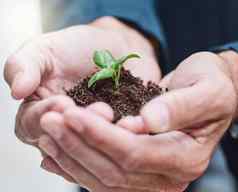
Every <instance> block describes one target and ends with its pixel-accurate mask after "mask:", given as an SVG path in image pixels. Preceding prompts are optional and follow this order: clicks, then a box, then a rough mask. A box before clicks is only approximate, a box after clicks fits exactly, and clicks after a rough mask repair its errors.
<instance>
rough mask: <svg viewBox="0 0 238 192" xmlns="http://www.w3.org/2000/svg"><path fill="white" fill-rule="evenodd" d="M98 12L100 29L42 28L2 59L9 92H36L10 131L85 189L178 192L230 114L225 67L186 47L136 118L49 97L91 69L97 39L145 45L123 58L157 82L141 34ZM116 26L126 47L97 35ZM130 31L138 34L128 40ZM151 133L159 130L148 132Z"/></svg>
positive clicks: (230, 81) (231, 91)
mask: <svg viewBox="0 0 238 192" xmlns="http://www.w3.org/2000/svg"><path fill="white" fill-rule="evenodd" d="M104 19H105V18H104ZM108 19H109V20H110V22H108ZM106 20H107V22H105V20H103V19H102V20H100V21H99V22H97V23H96V26H98V25H100V27H101V28H100V30H99V31H100V32H99V31H98V29H95V28H94V27H95V24H93V25H94V26H93V28H91V27H92V26H80V27H76V28H73V29H68V30H66V31H62V32H57V33H53V34H50V35H46V36H45V37H44V38H43V39H40V41H36V42H30V43H28V44H27V45H26V46H25V47H23V48H22V49H20V50H19V51H18V52H17V53H16V54H15V55H14V57H12V58H10V59H9V60H8V63H7V65H6V70H5V78H6V80H7V81H8V83H9V84H10V86H11V90H12V95H13V96H14V97H16V98H25V97H28V96H30V95H32V93H34V95H33V96H31V97H30V98H28V99H27V102H25V103H24V104H23V105H22V107H21V108H20V110H19V113H18V116H17V124H16V130H17V131H16V132H17V135H18V136H19V138H21V140H22V141H23V142H26V143H29V144H33V145H35V146H37V147H38V148H39V149H40V150H41V151H42V153H43V155H44V157H45V158H44V160H43V162H42V167H43V168H45V169H46V170H48V171H50V172H53V173H56V174H58V175H61V176H63V177H64V178H65V179H67V180H69V181H72V182H75V183H78V184H81V185H83V186H85V187H86V188H89V189H90V190H91V191H93V192H94V191H95V192H111V191H113V192H135V191H138V192H140V191H141V192H142V191H145V192H147V191H148V192H157V191H159V192H182V191H184V189H185V188H186V187H187V185H188V184H189V183H190V182H191V181H193V180H195V179H197V178H198V177H199V176H200V175H201V174H202V173H203V172H204V171H205V169H206V168H207V166H208V163H209V161H210V159H211V156H212V154H213V151H214V149H215V148H216V146H217V144H218V143H219V141H220V138H221V137H222V135H223V134H224V132H225V131H226V130H227V129H228V127H229V125H230V123H231V121H232V119H233V118H234V117H235V111H236V106H237V99H236V97H237V96H236V91H235V90H236V89H235V87H236V86H234V78H232V77H233V73H232V72H231V71H232V70H231V69H232V68H231V67H230V64H228V61H227V60H226V59H224V58H225V57H224V55H222V56H217V55H215V54H212V53H206V52H203V53H197V54H195V55H192V56H191V57H189V58H188V59H186V60H185V61H183V62H182V63H181V64H180V65H179V67H178V68H177V69H176V70H174V71H173V72H172V73H171V74H169V75H168V76H166V77H165V78H164V79H162V81H161V82H160V84H161V86H163V87H169V88H170V89H171V90H172V91H171V92H169V93H166V94H164V95H162V96H160V97H158V98H155V99H154V100H152V101H151V102H149V103H148V104H146V105H145V106H144V107H143V108H142V109H141V113H140V115H138V116H137V117H125V118H124V119H122V120H121V121H120V122H118V123H117V125H114V124H112V123H111V121H112V119H113V113H112V109H111V108H110V107H109V106H107V105H106V104H105V103H95V104H92V105H90V106H88V107H87V108H79V107H76V106H75V104H74V103H73V102H72V101H71V100H70V99H69V98H67V97H65V96H54V95H58V94H59V93H60V94H61V93H62V92H61V90H62V89H61V88H62V87H61V86H62V84H63V85H64V87H68V86H70V85H72V82H74V80H75V79H78V78H79V77H84V76H86V75H88V74H90V73H91V72H93V71H94V70H95V69H94V67H93V66H91V65H90V64H89V63H90V56H91V54H92V51H93V50H94V49H95V48H96V49H99V48H100V46H102V47H103V46H106V47H108V49H110V50H112V52H113V53H114V54H115V55H121V54H123V53H125V52H123V50H125V51H128V50H136V51H138V52H139V53H140V51H141V50H143V53H144V54H143V58H144V61H146V62H143V61H142V64H141V65H137V64H138V63H135V65H133V63H134V62H131V63H128V66H127V67H128V68H129V69H130V70H132V72H133V73H134V74H136V75H137V76H140V77H141V78H142V79H144V80H153V81H155V82H158V81H159V78H160V75H159V74H160V73H159V69H158V68H157V67H156V60H155V58H154V55H153V51H151V47H150V46H148V44H147V43H148V42H146V41H145V40H144V39H143V38H142V37H140V35H139V34H137V33H135V32H134V31H131V29H127V28H124V27H121V25H120V24H118V22H117V21H114V20H113V22H112V20H111V19H110V18H106ZM105 23H107V24H108V23H109V25H110V26H112V25H115V26H117V27H119V29H121V30H120V31H119V32H120V33H119V34H123V36H121V35H118V30H117V32H115V31H112V32H111V33H110V32H109V31H110V30H109V29H108V28H107V24H106V25H105ZM102 28H103V30H102ZM84 30H85V31H86V34H85V33H83V32H82V31H84ZM95 30H96V31H97V32H96V31H95ZM105 30H109V31H106V32H105ZM127 30H128V31H127ZM91 32H92V33H91ZM99 33H100V34H101V35H102V36H100V34H99ZM115 33H116V34H117V35H116V36H115V37H118V39H121V38H122V37H123V38H122V39H124V38H128V39H127V40H126V42H127V43H125V42H124V41H122V42H123V43H122V42H121V41H119V42H120V43H121V44H122V45H124V44H126V45H127V46H126V48H122V47H118V45H120V43H117V44H116V45H117V47H115V45H114V44H113V45H112V44H111V38H109V39H110V41H106V42H105V39H108V37H109V35H110V34H111V35H112V34H113V35H112V36H113V40H114V41H115V40H117V38H115V37H114V35H115ZM82 34H84V36H83V35H82ZM125 34H129V35H125ZM81 35H82V36H81ZM93 36H97V37H99V36H100V37H101V38H97V39H99V42H98V44H97V43H95V42H94V41H93V42H92V43H90V40H91V39H90V38H92V37H93ZM86 37H87V38H86ZM136 37H137V38H138V41H136V42H139V43H138V44H137V45H136V44H133V43H130V39H133V40H135V38H136ZM65 39H67V41H66V40H65ZM49 40H50V43H49V44H47V46H43V45H46V44H44V43H43V45H42V42H49ZM83 40H85V42H84V41H83ZM100 40H104V41H102V42H101V41H100ZM140 40H141V41H140ZM37 42H38V43H37ZM83 42H84V43H83ZM131 42H134V41H131ZM105 43H106V44H105ZM85 44H87V46H85ZM72 45H75V46H72ZM81 45H84V46H81ZM142 45H143V46H142ZM90 46H92V47H90ZM69 47H73V48H72V49H69ZM128 47H129V48H128ZM135 47H137V48H138V49H135ZM39 48H40V49H39ZM42 51H43V52H42ZM130 52H131V51H130ZM29 53H30V54H29ZM29 55H32V58H28V57H29ZM136 62H138V61H136ZM144 63H146V65H144ZM25 65H27V67H26V66H25ZM148 65H150V67H149V68H150V69H151V70H150V71H148V70H146V69H147V68H148ZM13 66H15V67H13ZM16 66H17V67H16ZM153 69H154V70H153ZM20 71H21V72H23V74H24V73H25V75H24V76H22V75H21V74H22V73H20V75H19V72H20ZM29 72H30V73H29ZM27 74H28V75H27ZM29 74H31V75H29ZM59 85H60V86H59ZM151 132H152V133H158V134H157V135H155V136H150V135H148V133H151ZM191 154H192V155H191Z"/></svg>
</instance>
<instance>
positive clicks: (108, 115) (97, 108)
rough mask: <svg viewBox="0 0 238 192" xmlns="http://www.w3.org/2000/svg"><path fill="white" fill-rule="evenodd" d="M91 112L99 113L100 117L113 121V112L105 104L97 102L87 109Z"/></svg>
mask: <svg viewBox="0 0 238 192" xmlns="http://www.w3.org/2000/svg"><path fill="white" fill-rule="evenodd" d="M87 108H88V109H89V110H91V111H93V112H95V113H97V114H98V115H101V116H102V117H104V118H105V119H107V120H108V121H113V110H112V108H111V107H110V106H109V105H107V104H106V103H103V102H97V103H93V104H91V105H89V106H88V107H87Z"/></svg>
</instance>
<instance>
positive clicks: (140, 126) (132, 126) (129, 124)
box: [117, 116, 148, 134]
mask: <svg viewBox="0 0 238 192" xmlns="http://www.w3.org/2000/svg"><path fill="white" fill-rule="evenodd" d="M117 125H118V126H119V127H121V128H124V129H127V130H129V131H131V132H133V133H137V134H147V133H148V132H146V131H148V129H146V128H145V124H144V121H143V119H142V117H141V116H136V117H133V116H127V117H124V118H123V119H121V120H119V121H118V122H117Z"/></svg>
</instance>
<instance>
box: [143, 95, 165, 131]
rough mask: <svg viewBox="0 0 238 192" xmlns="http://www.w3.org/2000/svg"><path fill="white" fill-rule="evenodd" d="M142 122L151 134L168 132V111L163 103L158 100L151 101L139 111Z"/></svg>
mask: <svg viewBox="0 0 238 192" xmlns="http://www.w3.org/2000/svg"><path fill="white" fill-rule="evenodd" d="M141 114H142V117H143V120H144V122H145V124H146V126H148V128H149V130H150V132H151V133H163V132H167V131H168V127H169V110H168V107H167V105H166V104H165V103H163V102H161V101H160V100H159V99H156V100H154V101H151V102H150V103H149V104H147V105H146V106H145V107H144V108H143V109H142V111H141Z"/></svg>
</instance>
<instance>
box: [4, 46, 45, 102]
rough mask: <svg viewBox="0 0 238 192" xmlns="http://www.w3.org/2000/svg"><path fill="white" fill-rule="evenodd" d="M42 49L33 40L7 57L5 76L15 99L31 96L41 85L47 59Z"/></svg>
mask: <svg viewBox="0 0 238 192" xmlns="http://www.w3.org/2000/svg"><path fill="white" fill-rule="evenodd" d="M42 50H43V49H42V48H39V43H36V42H31V43H28V44H26V45H24V46H23V47H22V48H21V49H19V50H18V51H17V52H16V53H14V54H13V55H11V56H10V57H9V58H8V59H7V61H6V64H5V68H4V78H5V80H6V82H7V83H8V85H9V86H10V89H11V94H12V96H13V97H14V98H15V99H23V98H26V97H28V96H30V95H31V94H32V93H33V92H34V91H35V90H36V89H37V87H38V86H39V85H40V82H41V75H42V74H43V73H44V72H45V70H46V67H45V66H46V60H47V59H46V57H47V56H46V55H45V54H44V53H43V51H42Z"/></svg>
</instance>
